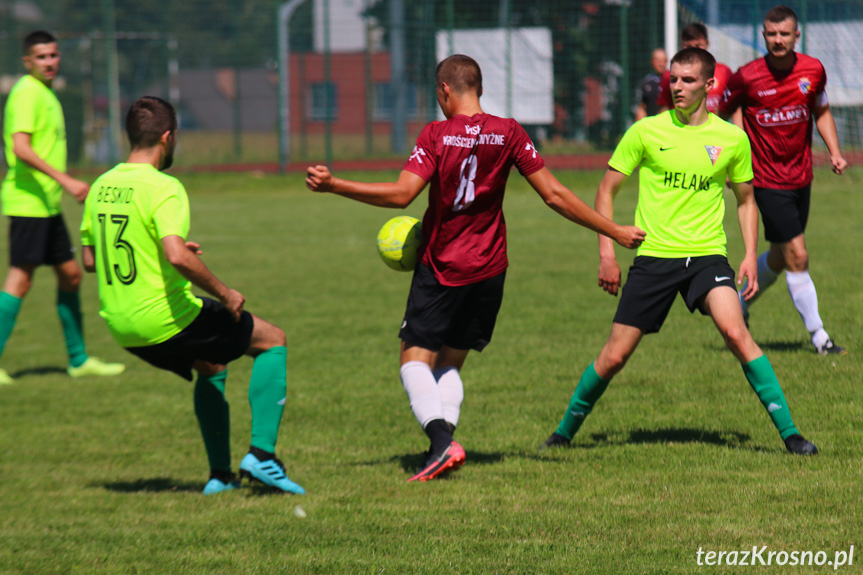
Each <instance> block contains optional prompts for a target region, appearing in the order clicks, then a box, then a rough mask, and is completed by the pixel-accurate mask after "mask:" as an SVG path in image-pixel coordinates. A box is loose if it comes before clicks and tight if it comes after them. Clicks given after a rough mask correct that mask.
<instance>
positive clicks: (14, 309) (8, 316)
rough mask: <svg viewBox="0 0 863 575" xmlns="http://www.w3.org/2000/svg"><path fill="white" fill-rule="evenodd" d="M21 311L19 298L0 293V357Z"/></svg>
mask: <svg viewBox="0 0 863 575" xmlns="http://www.w3.org/2000/svg"><path fill="white" fill-rule="evenodd" d="M20 310H21V298H19V297H15V296H14V295H12V294H10V293H7V292H5V291H4V292H0V356H2V355H3V350H4V349H6V342H7V341H8V340H9V336H10V335H12V330H13V329H14V328H15V321H16V320H17V319H18V312H19V311H20Z"/></svg>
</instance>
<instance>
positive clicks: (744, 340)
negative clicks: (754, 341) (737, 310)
mask: <svg viewBox="0 0 863 575" xmlns="http://www.w3.org/2000/svg"><path fill="white" fill-rule="evenodd" d="M722 337H723V338H725V345H727V346H728V349H730V350H731V352H732V353H734V354H735V355H739V354H740V353H742V352H743V351H745V350H746V347H747V344H748V342H749V340H750V339H751V337H752V336H750V335H749V332H748V331H747V330H746V328H745V327H743V328H738V327H732V328H729V329H727V330H725V332H724V333H723V334H722Z"/></svg>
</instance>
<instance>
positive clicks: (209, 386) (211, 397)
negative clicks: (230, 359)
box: [195, 369, 231, 471]
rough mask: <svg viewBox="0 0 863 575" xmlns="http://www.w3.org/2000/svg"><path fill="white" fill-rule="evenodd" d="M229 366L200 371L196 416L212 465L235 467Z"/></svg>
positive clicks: (196, 393)
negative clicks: (227, 389)
mask: <svg viewBox="0 0 863 575" xmlns="http://www.w3.org/2000/svg"><path fill="white" fill-rule="evenodd" d="M227 377H228V370H227V369H226V370H224V371H220V372H219V373H217V374H215V375H209V376H207V375H203V374H200V373H199V374H198V380H197V381H196V382H195V416H196V417H197V418H198V426H199V427H200V428H201V435H202V436H203V438H204V448H205V449H206V450H207V459H208V460H209V462H210V469H215V470H218V471H230V470H231V416H230V409H229V407H228V402H227V400H225V380H226V379H227Z"/></svg>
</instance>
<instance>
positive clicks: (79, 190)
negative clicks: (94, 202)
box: [60, 178, 90, 204]
mask: <svg viewBox="0 0 863 575" xmlns="http://www.w3.org/2000/svg"><path fill="white" fill-rule="evenodd" d="M60 185H61V186H62V187H63V189H64V190H66V191H67V192H69V193H70V194H72V197H73V198H75V200H76V201H77V202H78V203H79V204H82V203H84V200H86V199H87V194H89V193H90V184H88V183H87V182H82V181H81V180H76V179H75V178H68V179H66V180H64V181H62V182H60Z"/></svg>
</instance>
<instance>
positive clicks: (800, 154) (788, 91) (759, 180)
mask: <svg viewBox="0 0 863 575" xmlns="http://www.w3.org/2000/svg"><path fill="white" fill-rule="evenodd" d="M826 85H827V73H826V72H825V71H824V66H822V65H821V62H819V61H818V60H817V59H815V58H812V57H810V56H806V55H805V54H795V61H794V66H793V67H792V68H791V70H784V71H779V70H774V69H772V68H771V67H770V66H769V65H768V64H767V58H766V57H764V58H759V59H758V60H755V61H753V62H750V63H749V64H746V65H745V66H743V67H742V68H740V69H739V70H738V71H737V73H736V74H734V76H732V77H731V80H730V81H729V82H728V90H727V91H726V93H725V95H724V97H723V99H722V103H721V104H720V111H721V112H722V113H723V114H728V113H731V112H733V111H734V110H735V109H737V108H738V107H741V108H742V109H743V127H744V128H745V129H746V133H747V134H748V135H749V140H750V141H751V142H752V169H753V171H754V172H755V182H754V183H755V185H756V186H757V187H759V188H773V189H777V190H794V189H797V188H802V187H804V186H807V185H809V184H810V183H811V182H812V113H813V111H814V110H815V107H816V105H817V104H818V102H819V100H820V99H821V98H822V97H823V95H824V88H825V87H826Z"/></svg>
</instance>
